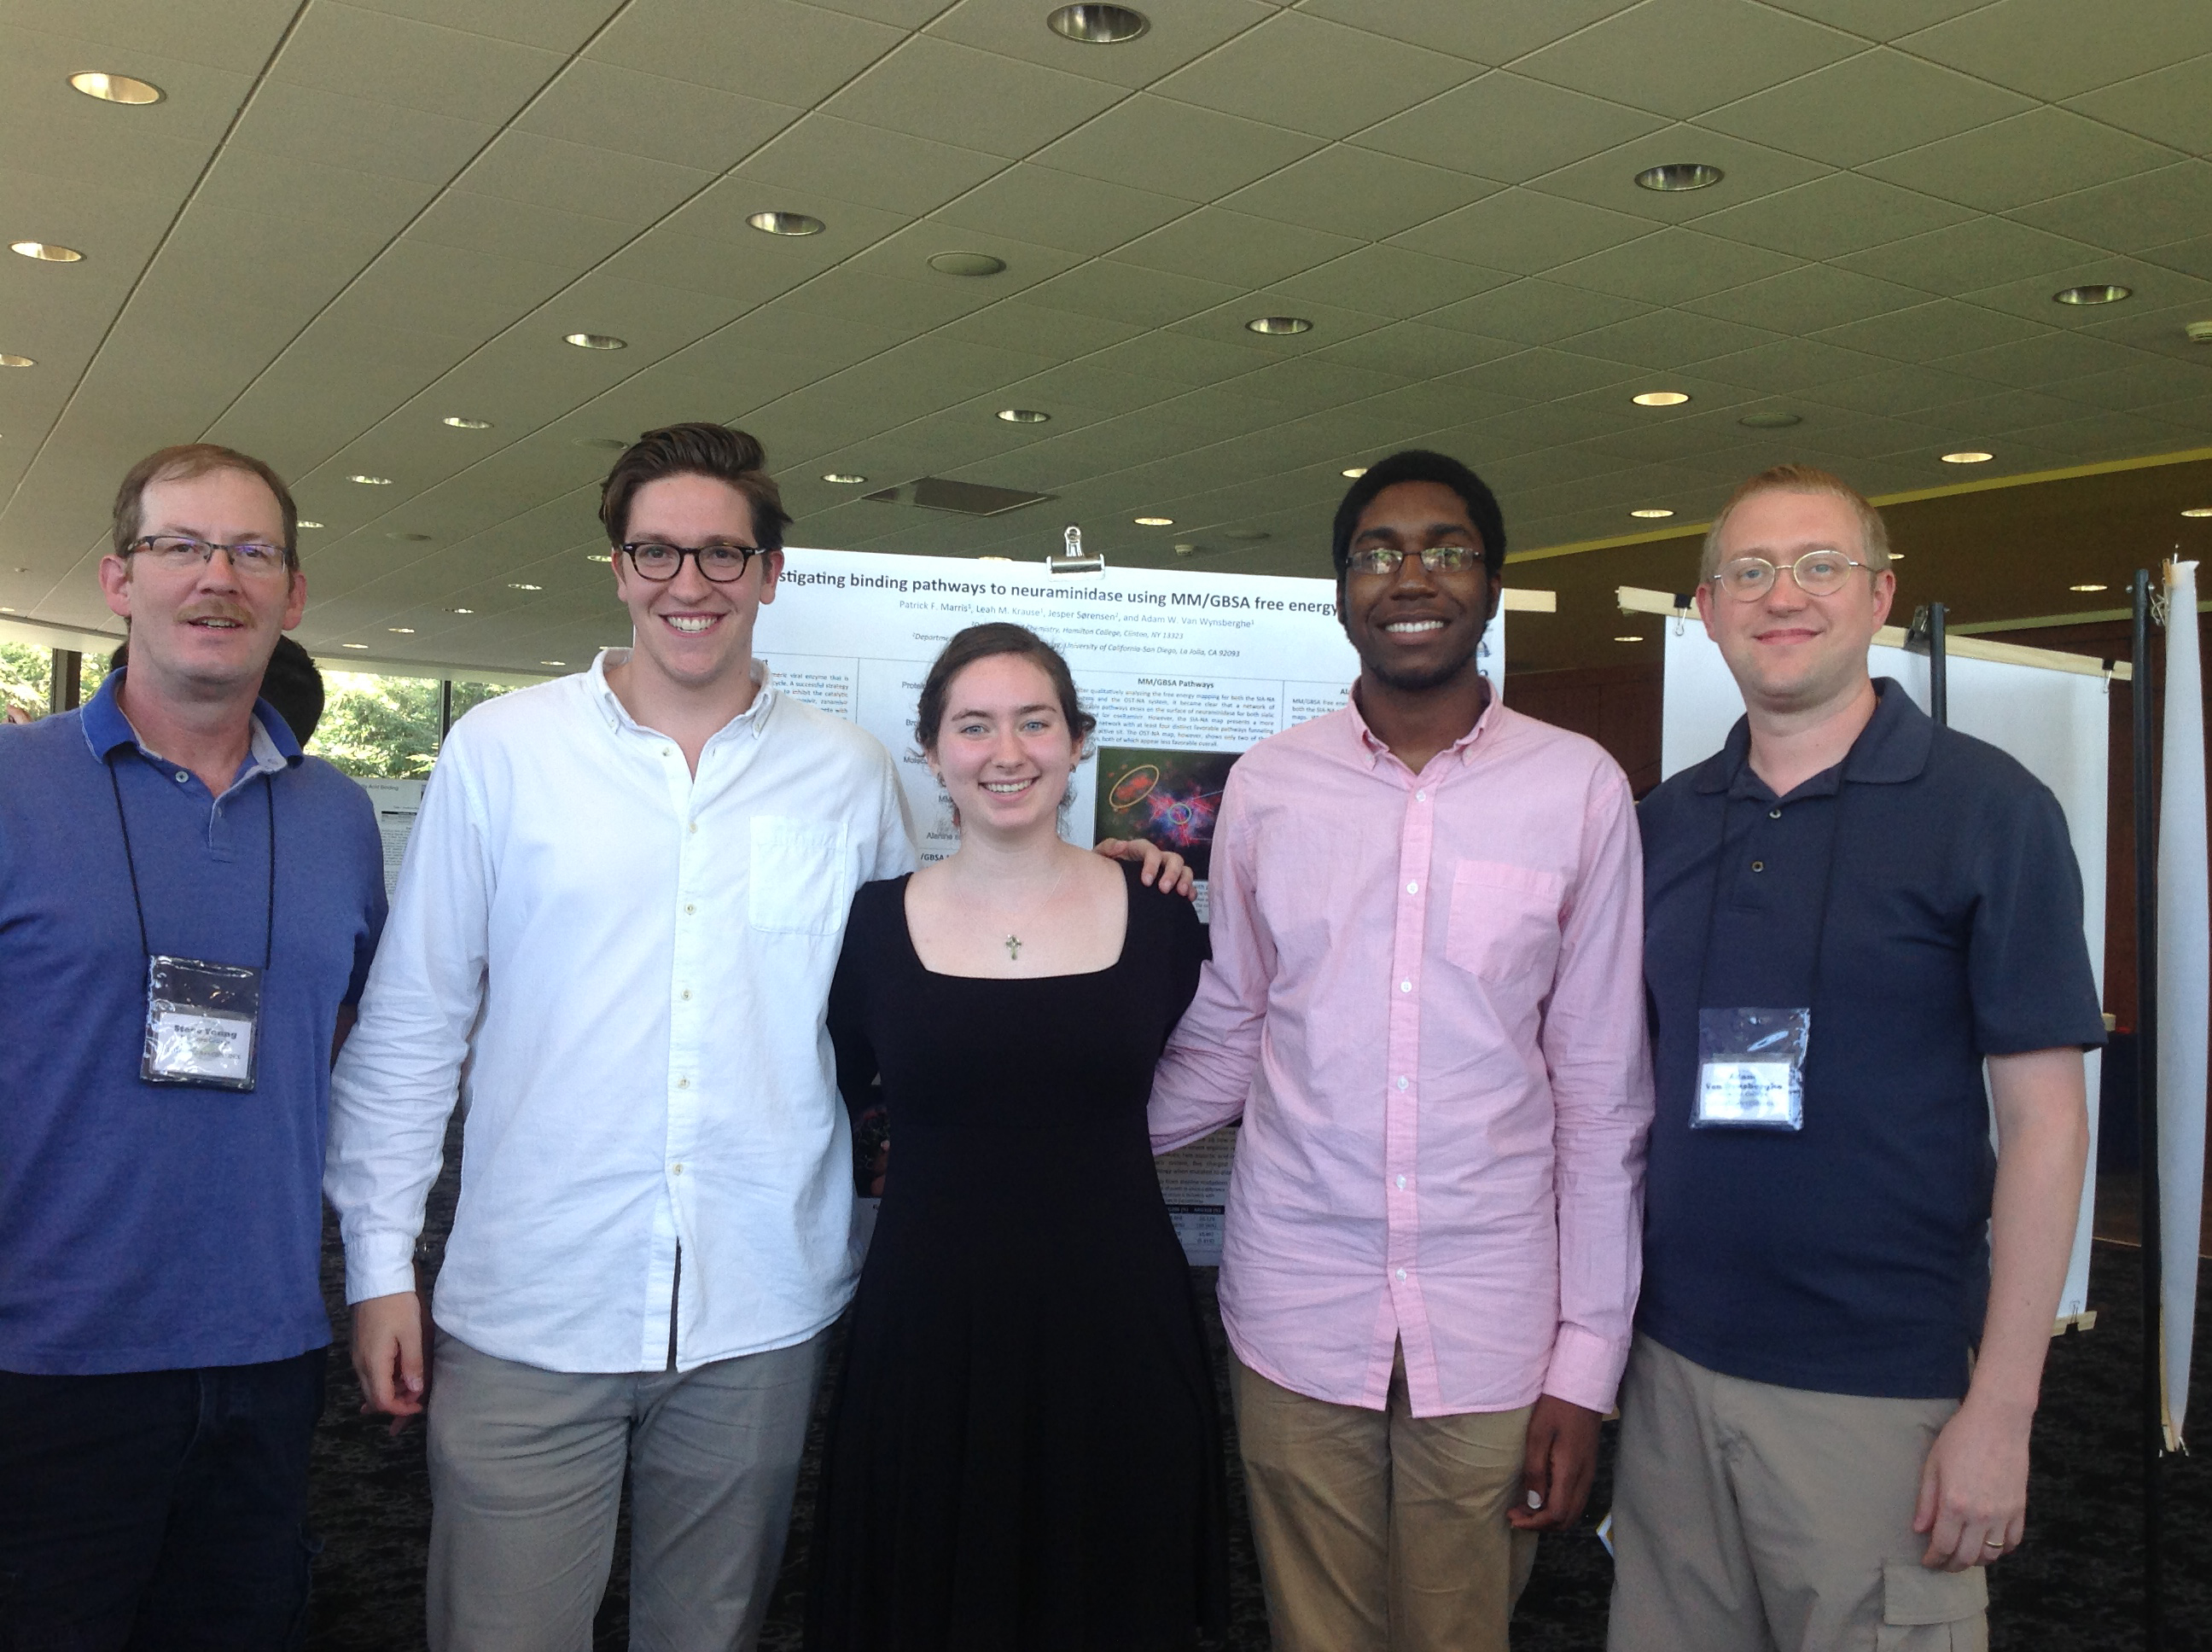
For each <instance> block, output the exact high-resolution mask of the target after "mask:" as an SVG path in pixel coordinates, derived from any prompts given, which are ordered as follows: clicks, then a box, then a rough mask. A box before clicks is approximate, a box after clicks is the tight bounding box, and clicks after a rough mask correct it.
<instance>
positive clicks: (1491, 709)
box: [1344, 693, 1498, 775]
mask: <svg viewBox="0 0 2212 1652" xmlns="http://www.w3.org/2000/svg"><path fill="white" fill-rule="evenodd" d="M1344 707H1345V709H1346V711H1348V712H1350V713H1351V714H1352V724H1351V727H1352V733H1353V735H1354V736H1355V737H1356V738H1357V740H1358V745H1357V747H1356V748H1355V750H1357V752H1358V756H1360V757H1361V758H1362V759H1363V760H1364V762H1366V764H1367V767H1368V768H1369V769H1370V771H1372V770H1374V769H1376V768H1379V767H1381V766H1382V762H1383V759H1384V758H1385V757H1388V758H1389V759H1390V761H1391V762H1395V763H1397V765H1398V768H1399V769H1400V770H1401V772H1402V773H1404V774H1408V775H1411V774H1413V770H1412V769H1410V768H1407V767H1406V765H1405V763H1404V762H1402V761H1401V760H1400V758H1399V756H1398V754H1397V753H1396V752H1395V751H1393V750H1390V748H1389V745H1387V744H1384V742H1383V739H1382V738H1381V737H1380V736H1378V735H1377V734H1376V732H1375V731H1374V730H1373V729H1371V728H1370V727H1368V726H1367V719H1366V717H1365V716H1364V714H1362V713H1361V711H1360V709H1359V696H1358V695H1357V694H1352V693H1347V694H1346V695H1345V696H1344ZM1497 720H1498V696H1497V695H1494V694H1486V695H1484V696H1483V705H1482V715H1481V716H1480V717H1478V718H1476V719H1475V720H1474V726H1473V727H1472V728H1470V729H1468V732H1466V733H1464V734H1462V735H1461V736H1460V737H1459V738H1457V739H1456V740H1454V741H1453V742H1452V743H1451V744H1449V745H1448V746H1446V747H1445V748H1444V749H1443V750H1442V751H1439V752H1438V753H1437V756H1436V757H1431V758H1430V759H1429V762H1431V763H1433V762H1436V761H1437V757H1449V756H1457V757H1458V758H1459V759H1460V761H1461V762H1466V761H1467V759H1468V756H1469V748H1470V747H1472V746H1473V745H1474V743H1475V741H1476V740H1478V739H1479V738H1481V735H1482V732H1483V731H1484V730H1485V729H1486V728H1488V727H1489V726H1491V725H1492V723H1494V722H1496V721H1497Z"/></svg>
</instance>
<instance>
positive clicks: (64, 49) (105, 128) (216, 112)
mask: <svg viewBox="0 0 2212 1652" xmlns="http://www.w3.org/2000/svg"><path fill="white" fill-rule="evenodd" d="M85 57H86V48H85V46H84V44H83V43H82V41H78V40H73V39H65V38H64V37H63V36H61V35H58V34H47V33H41V32H40V31H38V30H35V29H27V28H17V27H11V26H9V25H7V24H4V23H0V152H4V153H5V154H6V155H7V156H8V164H9V166H11V167H16V168H18V169H20V170H21V171H24V172H33V173H42V174H44V175H46V176H47V177H50V178H69V179H81V180H82V181H84V182H87V183H94V184H97V183H103V182H106V181H107V180H109V179H125V178H127V179H131V180H132V182H133V184H134V185H135V186H136V187H137V188H138V189H140V190H142V191H147V192H149V193H164V194H169V195H172V196H173V197H177V198H181V197H182V196H183V195H184V193H185V191H187V190H189V189H190V188H191V185H192V183H193V181H194V180H195V179H197V178H198V176H199V173H200V169H201V168H202V167H204V166H205V165H206V164H207V159H208V156H209V155H210V152H211V151H212V150H213V149H215V147H216V144H217V143H220V142H221V141H222V137H223V134H224V132H225V131H226V130H227V129H228V126H229V125H230V122H231V118H232V117H233V116H234V115H235V114H236V113H237V112H238V108H239V106H240V104H242V103H243V102H244V101H245V100H246V94H247V92H248V90H249V89H250V88H252V80H251V79H250V78H248V77H247V76H244V75H239V74H234V73H232V72H230V71H228V70H219V69H210V68H208V67H207V66H206V65H204V64H197V63H187V62H185V61H183V60H181V59H179V58H160V57H155V55H153V54H152V53H150V52H135V51H124V52H118V51H114V50H112V49H104V50H102V51H101V52H100V62H101V63H102V64H105V65H106V67H107V69H108V70H110V71H111V72H114V73H128V74H132V75H136V76H139V77H140V78H141V79H143V80H147V81H150V82H153V83H154V84H155V85H156V86H159V87H160V88H162V90H163V91H164V92H165V93H166V94H167V95H166V96H165V97H164V98H163V100H161V102H160V103H159V104H156V105H154V106H151V107H141V108H125V107H123V106H119V105H117V104H112V103H102V102H100V101H98V100H94V99H92V98H88V97H86V96H84V95H83V94H82V93H79V92H76V91H75V90H72V89H71V88H70V84H69V76H70V75H72V74H74V73H76V71H77V70H81V69H82V68H83V66H84V62H85Z"/></svg>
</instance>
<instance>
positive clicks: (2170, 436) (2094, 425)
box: [1997, 412, 2192, 469]
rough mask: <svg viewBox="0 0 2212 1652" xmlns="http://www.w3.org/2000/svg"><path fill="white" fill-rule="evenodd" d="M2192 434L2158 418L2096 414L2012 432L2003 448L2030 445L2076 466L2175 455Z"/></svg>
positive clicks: (2000, 455) (2006, 456)
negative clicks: (2095, 462) (2173, 453)
mask: <svg viewBox="0 0 2212 1652" xmlns="http://www.w3.org/2000/svg"><path fill="white" fill-rule="evenodd" d="M2191 434H2192V433H2191V432H2189V431H2187V430H2185V429H2180V428H2176V427H2175V426H2174V425H2172V424H2170V423H2168V422H2166V421H2164V420H2160V419H2148V418H2143V417H2140V416H2137V415H2135V414H2132V413H2105V412H2098V413H2090V414H2087V415H2085V416H2079V417H2075V418H2070V419H2068V420H2066V421H2065V422H2063V423H2059V424H2046V425H2039V426H2034V427H2032V428H2028V429H2025V430H2019V431H2015V432H2014V433H2013V434H2012V435H2011V437H2009V438H2008V441H2007V444H2006V445H2007V446H2012V445H2013V444H2015V443H2018V444H2022V445H2025V446H2032V447H2033V448H2034V449H2037V450H2040V451H2041V452H2049V453H2051V454H2054V455H2055V456H2056V457H2057V461H2058V463H2060V464H2062V465H2075V464H2082V463H2085V462H2088V461H2092V460H2095V459H2121V458H2127V459H2133V458H2139V457H2145V456H2148V455H2149V454H2152V453H2171V452H2178V451H2179V450H2181V449H2182V448H2183V447H2184V446H2185V445H2186V444H2187V443H2188V442H2189V440H2190V439H2191ZM2010 457H2011V456H2010V454H2009V453H2008V452H1999V453H1998V455H1997V458H1998V459H1999V460H2000V461H2009V459H2010ZM2020 468H2022V469H2026V468H2029V467H2027V466H2025V465H2023V466H2021V467H2020ZM2036 468H2040V466H2037V467H2036Z"/></svg>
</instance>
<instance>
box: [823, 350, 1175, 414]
mask: <svg viewBox="0 0 2212 1652" xmlns="http://www.w3.org/2000/svg"><path fill="white" fill-rule="evenodd" d="M1039 365H1041V364H1040V363H1039V362H1038V361H1037V360H1036V357H1034V356H1025V355H1017V354H1015V353H1014V352H1012V351H1009V350H999V349H991V348H990V347H989V346H988V345H984V344H969V343H961V342H959V341H957V340H955V339H949V338H943V337H934V336H932V337H921V338H915V339H913V340H911V341H909V342H908V343H903V344H901V345H898V346H896V348H894V349H890V350H886V351H885V352H884V354H883V355H878V356H875V357H873V358H872V359H871V360H869V361H863V362H861V363H860V364H859V365H857V366H855V367H848V368H847V369H846V370H845V371H844V372H843V373H842V374H838V375H837V376H836V378H834V379H831V380H826V381H824V382H823V384H822V385H821V386H820V389H821V390H822V392H824V397H825V399H826V400H827V401H828V402H829V404H831V405H836V406H866V408H868V409H869V410H870V412H871V415H872V417H873V418H874V419H875V420H876V421H878V423H879V424H882V423H889V422H893V421H896V422H904V421H906V420H909V419H918V418H921V417H923V416H927V415H928V414H932V413H936V412H939V411H941V410H944V409H945V408H948V407H951V406H952V405H954V404H956V403H959V402H963V401H966V400H969V399H970V398H974V397H977V396H989V397H991V398H994V399H999V398H1004V400H1005V401H1006V403H1010V404H1015V405H1019V406H1034V405H1036V404H1038V401H1039V399H1041V398H1036V397H1033V396H1031V395H1029V394H1024V393H1022V392H1017V391H1015V390H1013V389H1012V388H1011V386H1012V385H1014V384H1016V383H1020V384H1024V385H1033V384H1036V382H1037V379H1036V374H1035V370H1036V367H1038V366H1039ZM1072 371H1074V369H1072V368H1067V367H1056V368H1051V369H1048V373H1047V375H1046V376H1047V377H1048V378H1049V377H1050V375H1052V374H1065V373H1068V372H1072ZM1106 376H1107V375H1102V374H1093V375H1092V376H1091V379H1090V380H1087V381H1086V382H1085V384H1084V386H1083V388H1085V389H1086V390H1089V391H1091V392H1094V393H1105V390H1104V386H1103V383H1102V380H1103V379H1104V378H1105V377H1106ZM1151 400H1152V396H1151V394H1150V393H1149V392H1145V400H1144V402H1141V403H1139V405H1145V404H1149V402H1150V401H1151ZM1042 404H1043V405H1044V406H1045V407H1046V408H1047V409H1048V410H1053V409H1054V408H1055V407H1056V405H1057V404H1055V403H1054V402H1052V401H1049V400H1047V401H1043V403H1042ZM1069 404H1070V405H1091V406H1092V407H1093V409H1094V410H1097V411H1102V412H1103V411H1111V410H1110V409H1104V408H1097V406H1096V404H1095V403H1093V404H1083V403H1081V402H1079V400H1078V399H1077V398H1069Z"/></svg>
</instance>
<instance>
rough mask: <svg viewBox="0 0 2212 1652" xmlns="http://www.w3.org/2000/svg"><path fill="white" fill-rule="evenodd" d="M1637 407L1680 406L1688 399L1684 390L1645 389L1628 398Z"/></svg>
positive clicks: (1687, 394)
mask: <svg viewBox="0 0 2212 1652" xmlns="http://www.w3.org/2000/svg"><path fill="white" fill-rule="evenodd" d="M1628 399H1629V400H1630V401H1632V402H1634V403H1635V404H1637V406H1638V407H1680V406H1681V404H1683V403H1684V402H1686V401H1688V400H1689V399H1690V398H1689V393H1688V392H1686V391H1680V390H1647V391H1645V392H1644V393H1643V394H1642V395H1641V396H1631V397H1630V398H1628Z"/></svg>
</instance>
